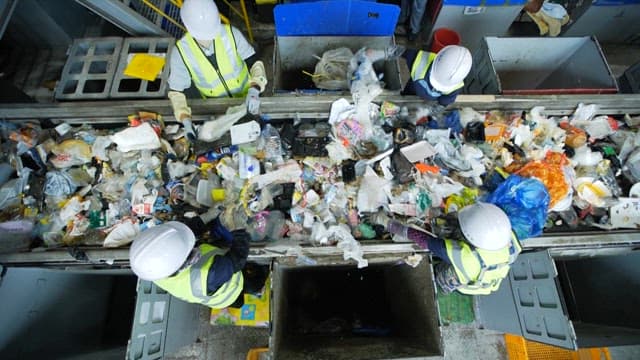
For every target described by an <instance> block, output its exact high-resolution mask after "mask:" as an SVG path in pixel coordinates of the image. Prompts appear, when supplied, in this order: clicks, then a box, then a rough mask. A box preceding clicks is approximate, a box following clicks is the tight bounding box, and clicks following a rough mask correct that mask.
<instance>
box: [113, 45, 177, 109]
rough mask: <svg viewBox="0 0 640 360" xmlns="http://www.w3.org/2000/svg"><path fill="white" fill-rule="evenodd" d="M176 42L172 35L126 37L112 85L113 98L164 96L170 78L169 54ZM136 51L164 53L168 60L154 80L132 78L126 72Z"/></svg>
mask: <svg viewBox="0 0 640 360" xmlns="http://www.w3.org/2000/svg"><path fill="white" fill-rule="evenodd" d="M174 44H175V39H174V38H171V37H165V38H155V37H143V38H126V39H125V40H124V44H123V45H122V51H121V52H120V61H119V62H118V70H117V71H116V73H115V76H114V79H113V85H112V87H111V98H163V97H164V96H165V95H166V93H167V88H168V83H167V80H168V78H169V66H168V61H169V56H170V55H171V50H172V49H173V46H174ZM135 53H144V54H163V55H164V56H165V59H166V61H167V64H165V66H164V69H163V70H162V72H161V73H160V75H159V76H158V78H157V79H156V80H154V81H147V80H142V79H136V78H132V77H130V76H127V75H125V74H124V69H125V68H126V67H127V63H128V58H129V55H131V54H135Z"/></svg>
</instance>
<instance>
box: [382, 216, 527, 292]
mask: <svg viewBox="0 0 640 360" xmlns="http://www.w3.org/2000/svg"><path fill="white" fill-rule="evenodd" d="M372 221H373V222H374V223H376V224H379V225H383V226H384V227H385V228H386V229H387V231H389V233H391V234H395V235H400V236H402V237H404V238H405V239H408V241H413V242H415V243H416V244H417V245H418V246H420V247H421V248H423V249H428V250H429V251H430V252H431V253H433V254H434V255H435V256H437V257H439V258H441V259H442V262H441V263H439V264H438V265H436V268H435V277H436V283H437V284H438V285H439V287H440V288H441V289H442V290H443V291H444V292H445V293H449V292H452V291H454V290H457V291H459V292H461V293H463V294H468V295H486V294H490V293H491V292H493V291H496V290H498V288H499V287H500V283H501V282H502V279H504V278H505V277H506V276H507V274H508V273H509V268H510V265H511V264H512V263H513V262H514V261H515V259H516V257H517V256H518V254H519V253H520V251H521V250H522V249H521V247H520V243H519V242H518V239H517V238H516V236H515V234H514V233H513V231H512V230H511V223H510V221H509V218H508V217H507V215H506V214H505V213H504V211H502V210H501V209H500V208H499V207H497V206H495V205H493V204H489V203H475V204H473V205H469V206H466V207H464V208H462V209H461V210H460V211H458V223H459V226H460V232H461V235H462V237H463V238H464V239H439V238H436V237H435V236H433V235H432V234H429V233H427V232H424V231H423V230H419V229H416V228H412V227H409V226H406V225H403V224H401V223H399V222H397V221H394V220H391V219H389V217H388V216H387V215H385V214H384V212H378V213H376V214H374V215H373V216H372Z"/></svg>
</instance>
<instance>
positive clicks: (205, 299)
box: [155, 245, 244, 309]
mask: <svg viewBox="0 0 640 360" xmlns="http://www.w3.org/2000/svg"><path fill="white" fill-rule="evenodd" d="M199 250H200V252H201V256H200V258H199V259H198V261H197V262H196V263H194V264H192V265H191V266H189V267H187V268H185V269H183V270H182V271H180V272H179V273H178V274H176V275H175V276H171V277H169V278H165V279H161V280H156V281H155V283H156V284H157V285H158V286H160V287H161V288H163V289H164V290H166V291H167V292H169V293H170V294H171V295H173V296H175V297H177V298H179V299H182V300H184V301H187V302H192V303H200V304H203V305H206V306H209V307H212V308H217V309H220V308H225V307H228V306H229V305H231V304H233V302H234V301H235V300H236V299H237V298H238V296H239V295H240V294H241V293H242V287H243V286H244V278H243V276H242V272H240V271H238V272H236V273H234V274H233V276H232V277H231V279H229V281H227V282H226V283H224V284H223V285H222V286H220V288H218V290H216V292H215V293H213V294H212V295H207V293H206V288H207V275H208V273H209V269H210V268H211V266H212V265H213V262H214V257H215V256H216V255H223V254H224V253H225V251H224V250H222V249H219V248H217V247H213V246H211V245H200V247H199Z"/></svg>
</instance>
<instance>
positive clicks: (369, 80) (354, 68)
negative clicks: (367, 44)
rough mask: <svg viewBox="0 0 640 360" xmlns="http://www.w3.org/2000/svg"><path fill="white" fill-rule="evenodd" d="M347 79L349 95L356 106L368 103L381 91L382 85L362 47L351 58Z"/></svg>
mask: <svg viewBox="0 0 640 360" xmlns="http://www.w3.org/2000/svg"><path fill="white" fill-rule="evenodd" d="M349 81H350V84H349V88H350V90H351V96H352V97H353V102H354V103H355V104H356V107H358V105H361V104H369V103H370V102H372V101H373V99H375V98H376V97H377V96H378V95H380V94H381V93H382V86H381V84H380V81H379V80H378V76H377V75H376V72H375V70H373V63H372V62H371V60H369V58H368V57H367V56H366V55H365V49H364V48H363V49H360V50H359V51H358V52H357V53H356V54H355V55H354V56H353V58H351V63H350V64H349ZM359 113H360V112H359Z"/></svg>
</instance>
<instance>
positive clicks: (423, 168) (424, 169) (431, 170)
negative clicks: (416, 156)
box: [415, 162, 440, 174]
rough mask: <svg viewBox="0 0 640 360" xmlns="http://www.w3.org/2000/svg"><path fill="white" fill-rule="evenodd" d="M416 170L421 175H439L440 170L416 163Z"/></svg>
mask: <svg viewBox="0 0 640 360" xmlns="http://www.w3.org/2000/svg"><path fill="white" fill-rule="evenodd" d="M415 166H416V169H417V170H418V171H419V172H420V173H421V174H424V173H432V174H439V173H440V168H439V167H438V166H435V165H428V164H425V163H422V162H419V163H416V165H415Z"/></svg>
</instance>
